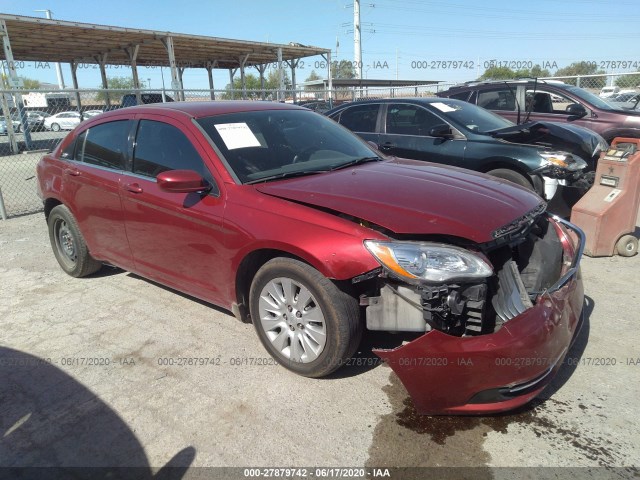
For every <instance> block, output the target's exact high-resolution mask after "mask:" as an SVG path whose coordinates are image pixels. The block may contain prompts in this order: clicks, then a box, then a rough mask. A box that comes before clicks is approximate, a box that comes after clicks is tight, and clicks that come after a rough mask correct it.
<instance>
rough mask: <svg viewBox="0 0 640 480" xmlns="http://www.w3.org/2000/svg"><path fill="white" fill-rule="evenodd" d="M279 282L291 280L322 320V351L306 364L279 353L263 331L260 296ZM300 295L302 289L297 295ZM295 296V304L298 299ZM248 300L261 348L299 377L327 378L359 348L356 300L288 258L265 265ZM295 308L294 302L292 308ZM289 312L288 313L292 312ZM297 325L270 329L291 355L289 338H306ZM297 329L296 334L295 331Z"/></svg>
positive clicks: (322, 276)
mask: <svg viewBox="0 0 640 480" xmlns="http://www.w3.org/2000/svg"><path fill="white" fill-rule="evenodd" d="M279 279H286V280H292V281H293V282H295V283H296V284H298V286H301V287H303V288H305V289H307V290H308V292H310V293H311V295H312V300H313V301H314V303H312V305H313V308H319V309H320V311H321V313H322V315H323V316H324V331H325V333H326V337H325V338H326V340H325V344H324V346H323V347H322V349H321V350H320V351H319V352H318V353H317V354H316V353H314V354H316V355H317V357H316V358H315V359H314V360H310V361H307V362H303V361H294V360H291V359H290V358H289V357H287V356H286V355H285V354H283V351H284V350H282V351H281V350H278V348H276V346H275V345H274V344H272V342H271V340H270V339H269V337H268V336H267V335H268V334H267V332H266V330H265V328H264V327H263V326H262V320H261V318H260V307H259V304H260V299H261V294H262V293H263V289H265V288H266V287H267V285H273V284H274V283H272V282H275V283H277V282H278V280H279ZM301 293H302V289H301V290H300V291H299V292H298V294H301ZM298 294H296V295H295V297H296V300H297V298H299V296H298ZM249 298H250V306H249V307H250V311H251V319H252V322H253V325H254V327H255V329H256V332H257V333H258V337H259V338H260V341H261V342H262V345H264V347H265V348H266V350H267V351H268V352H269V353H270V354H271V356H272V357H273V358H274V359H276V360H277V361H278V363H280V364H281V365H283V366H284V367H285V368H287V369H289V370H291V371H292V372H295V373H297V374H299V375H302V376H305V377H314V378H318V377H324V376H326V375H328V374H330V373H331V372H333V371H335V370H337V369H338V368H340V367H341V366H342V365H344V364H345V362H346V360H348V359H349V358H351V356H352V355H353V354H354V353H355V351H356V349H357V348H358V345H359V344H360V339H361V338H362V330H363V324H362V322H361V320H360V307H359V306H358V302H357V300H356V299H355V298H354V297H353V296H351V295H349V294H347V293H345V292H343V291H341V290H340V289H339V288H338V287H337V286H336V285H335V284H334V283H333V282H332V281H331V280H329V279H328V278H326V277H325V276H324V275H322V274H321V273H320V272H318V271H317V270H316V269H314V268H313V267H311V266H309V265H307V264H306V263H303V262H301V261H298V260H294V259H291V258H274V259H273V260H270V261H268V262H267V263H265V264H264V265H263V266H262V267H261V268H260V270H258V273H256V275H255V277H254V278H253V281H252V283H251V289H250V292H249ZM272 298H273V297H272ZM263 301H264V299H263ZM284 303H289V302H288V301H284V302H283V305H284ZM298 306H299V305H297V301H296V305H295V307H298ZM303 307H304V306H303ZM303 311H305V313H304V314H306V309H303ZM289 312H290V313H291V310H289ZM285 313H286V312H285ZM294 313H295V315H298V311H297V310H295V308H294ZM294 313H292V314H291V317H290V318H291V319H293V315H294ZM304 314H303V315H304ZM274 315H275V314H274ZM282 317H285V318H286V315H284V314H283V315H282ZM273 318H274V319H276V318H277V319H279V318H280V315H275V316H274V317H273ZM276 321H278V320H276ZM287 321H289V320H287ZM297 321H298V320H296V319H293V320H292V322H293V323H295V322H297ZM281 323H285V320H281ZM274 325H275V324H274ZM297 325H298V327H296V326H294V325H290V326H289V327H288V328H287V327H286V326H285V328H281V329H277V328H276V329H275V330H273V329H272V330H270V334H275V333H274V332H277V331H279V332H280V333H278V336H280V334H281V333H286V334H287V335H286V336H287V337H288V340H287V341H288V342H289V343H288V345H289V347H285V348H289V351H290V352H291V351H293V348H294V347H293V345H292V342H295V341H296V339H295V338H297V337H294V340H291V336H292V335H300V336H302V335H309V334H308V333H306V332H305V331H304V326H302V327H299V326H300V325H301V324H300V323H298V324H297ZM298 328H299V330H298V331H296V329H298ZM308 328H309V327H308ZM287 329H289V330H292V331H293V333H291V334H290V333H289V332H288V331H287ZM302 343H303V342H302V341H299V345H300V348H303V349H304V347H303V346H302Z"/></svg>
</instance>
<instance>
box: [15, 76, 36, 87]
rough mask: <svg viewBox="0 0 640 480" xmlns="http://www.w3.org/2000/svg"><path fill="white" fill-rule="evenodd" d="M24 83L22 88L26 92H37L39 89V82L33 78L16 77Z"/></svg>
mask: <svg viewBox="0 0 640 480" xmlns="http://www.w3.org/2000/svg"><path fill="white" fill-rule="evenodd" d="M18 78H20V79H21V80H22V82H23V83H24V88H25V89H26V90H38V89H39V88H40V80H35V79H33V78H27V77H18Z"/></svg>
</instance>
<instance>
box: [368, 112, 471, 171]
mask: <svg viewBox="0 0 640 480" xmlns="http://www.w3.org/2000/svg"><path fill="white" fill-rule="evenodd" d="M384 107H385V108H384V109H383V118H384V121H383V127H382V132H381V133H380V140H379V141H380V150H381V151H383V152H384V153H387V154H389V155H395V156H397V157H402V158H412V159H415V160H425V161H428V162H436V163H444V164H447V165H456V166H462V163H463V162H464V151H465V145H466V140H464V139H463V138H460V139H453V138H451V139H444V138H442V137H432V136H431V135H430V131H431V129H432V128H433V127H435V126H437V125H443V124H446V125H448V126H449V127H450V128H451V129H452V130H453V129H454V127H453V126H452V125H451V124H449V123H448V122H446V121H445V120H444V119H442V118H440V117H438V116H437V115H435V114H434V113H432V112H430V111H428V110H427V109H426V108H425V107H422V106H420V105H413V104H409V103H403V102H398V103H387V104H385V105H384Z"/></svg>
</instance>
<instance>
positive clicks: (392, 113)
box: [386, 104, 443, 136]
mask: <svg viewBox="0 0 640 480" xmlns="http://www.w3.org/2000/svg"><path fill="white" fill-rule="evenodd" d="M442 123H443V122H442V120H440V119H439V118H438V117H436V116H435V115H434V114H432V113H431V112H427V111H426V110H425V109H424V108H421V107H418V106H416V105H405V104H391V105H389V107H388V108H387V121H386V127H387V133H392V134H400V135H427V136H428V135H429V131H430V130H431V129H432V128H433V127H435V126H436V125H438V124H442Z"/></svg>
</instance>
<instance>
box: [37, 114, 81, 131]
mask: <svg viewBox="0 0 640 480" xmlns="http://www.w3.org/2000/svg"><path fill="white" fill-rule="evenodd" d="M81 121H82V116H81V115H80V114H79V113H78V112H60V113H57V114H55V115H51V116H50V117H47V118H45V119H44V128H46V129H47V130H53V131H54V132H59V131H60V130H73V129H74V128H76V126H78V124H79V123H80V122H81Z"/></svg>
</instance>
